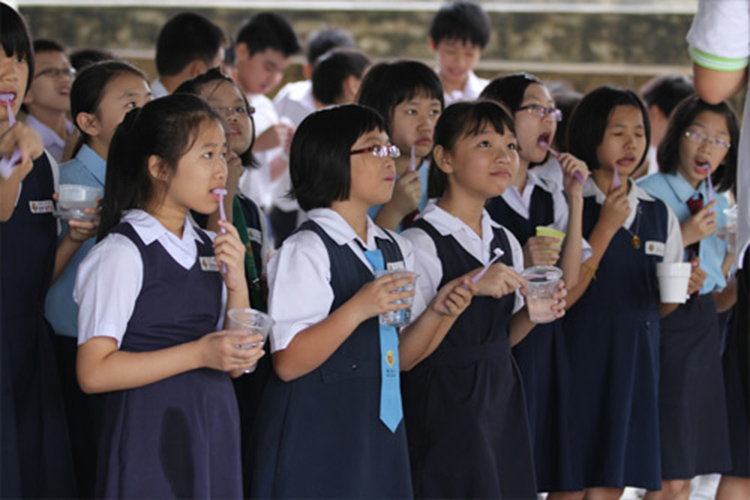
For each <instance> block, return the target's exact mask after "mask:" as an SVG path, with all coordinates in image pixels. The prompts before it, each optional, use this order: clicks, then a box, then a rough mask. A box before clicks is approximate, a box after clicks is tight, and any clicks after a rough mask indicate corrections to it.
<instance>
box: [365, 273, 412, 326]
mask: <svg viewBox="0 0 750 500" xmlns="http://www.w3.org/2000/svg"><path fill="white" fill-rule="evenodd" d="M390 274H396V275H399V276H398V277H399V278H401V277H403V278H405V277H407V276H411V277H412V281H411V282H410V283H407V284H406V285H404V286H402V287H399V288H396V289H395V290H393V293H399V292H411V291H413V290H414V287H415V284H416V280H417V274H416V273H413V272H411V271H406V270H403V269H389V270H384V271H375V279H378V278H380V277H381V276H387V275H390ZM413 301H414V297H408V298H406V299H401V300H394V301H393V303H394V304H409V307H407V308H406V309H401V310H399V311H388V312H385V313H383V314H381V315H380V316H379V319H380V324H381V325H385V326H395V327H399V326H404V325H408V324H409V323H410V322H411V303H412V302H413Z"/></svg>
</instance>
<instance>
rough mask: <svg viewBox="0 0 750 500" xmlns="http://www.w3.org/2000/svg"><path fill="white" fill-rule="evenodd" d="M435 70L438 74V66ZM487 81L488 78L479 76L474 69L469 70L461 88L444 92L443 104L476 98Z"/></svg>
mask: <svg viewBox="0 0 750 500" xmlns="http://www.w3.org/2000/svg"><path fill="white" fill-rule="evenodd" d="M436 72H437V73H438V74H440V68H437V69H436ZM487 83H489V82H488V80H485V79H483V78H479V77H478V76H477V75H476V73H474V71H469V75H468V77H467V78H466V83H465V84H464V88H463V89H461V90H454V91H452V92H446V93H445V96H446V97H447V100H446V101H447V102H446V103H445V104H446V105H448V104H449V103H454V102H458V101H464V100H471V99H476V98H477V97H479V94H481V93H482V90H484V88H485V87H486V86H487Z"/></svg>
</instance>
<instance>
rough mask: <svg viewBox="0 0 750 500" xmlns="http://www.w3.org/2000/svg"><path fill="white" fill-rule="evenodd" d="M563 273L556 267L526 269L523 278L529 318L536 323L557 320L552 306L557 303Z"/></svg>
mask: <svg viewBox="0 0 750 500" xmlns="http://www.w3.org/2000/svg"><path fill="white" fill-rule="evenodd" d="M562 275H563V272H562V270H561V269H560V268H557V267H554V266H533V267H529V268H527V269H524V270H523V272H522V273H521V276H523V278H524V279H525V280H526V283H527V285H526V308H527V309H528V311H529V318H530V319H531V321H533V322H534V323H549V322H551V321H554V320H555V311H553V310H552V306H553V305H555V304H556V303H557V299H555V298H554V295H555V293H557V284H558V283H559V282H560V278H562Z"/></svg>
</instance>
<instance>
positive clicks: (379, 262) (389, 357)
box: [365, 250, 404, 432]
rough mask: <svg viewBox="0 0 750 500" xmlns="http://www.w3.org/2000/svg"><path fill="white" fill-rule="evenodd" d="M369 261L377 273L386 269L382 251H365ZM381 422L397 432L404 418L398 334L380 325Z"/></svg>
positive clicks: (389, 327) (388, 327) (391, 328)
mask: <svg viewBox="0 0 750 500" xmlns="http://www.w3.org/2000/svg"><path fill="white" fill-rule="evenodd" d="M365 257H366V258H367V261H368V262H369V263H370V264H371V265H372V267H373V268H374V269H375V270H376V271H382V270H384V269H385V264H384V262H383V254H382V252H381V251H380V250H367V251H365ZM378 325H379V326H380V420H382V421H383V423H384V424H385V425H386V427H388V428H389V429H390V430H391V432H396V429H397V428H398V424H399V423H400V422H401V419H402V418H403V416H404V412H403V409H402V407H401V384H400V383H399V364H398V332H397V331H396V328H395V327H392V326H385V325H382V324H380V321H379V320H378Z"/></svg>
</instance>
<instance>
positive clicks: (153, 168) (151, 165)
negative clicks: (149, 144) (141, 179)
mask: <svg viewBox="0 0 750 500" xmlns="http://www.w3.org/2000/svg"><path fill="white" fill-rule="evenodd" d="M148 173H149V174H151V177H153V178H154V179H156V180H158V181H162V182H167V181H168V180H169V171H168V169H167V166H166V165H165V164H164V160H163V159H162V158H161V157H160V156H156V155H151V156H149V157H148Z"/></svg>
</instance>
